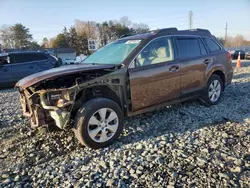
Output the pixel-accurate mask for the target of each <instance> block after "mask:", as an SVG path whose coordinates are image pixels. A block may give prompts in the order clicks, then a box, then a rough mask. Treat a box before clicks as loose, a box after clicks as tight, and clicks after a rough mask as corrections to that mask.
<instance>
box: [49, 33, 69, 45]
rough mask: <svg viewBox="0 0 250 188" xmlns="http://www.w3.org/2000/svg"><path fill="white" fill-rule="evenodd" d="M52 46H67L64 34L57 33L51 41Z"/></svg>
mask: <svg viewBox="0 0 250 188" xmlns="http://www.w3.org/2000/svg"><path fill="white" fill-rule="evenodd" d="M52 47H53V48H68V47H69V44H68V41H67V38H66V37H65V35H64V34H62V33H60V34H58V35H57V37H56V38H55V40H54V41H53V43H52Z"/></svg>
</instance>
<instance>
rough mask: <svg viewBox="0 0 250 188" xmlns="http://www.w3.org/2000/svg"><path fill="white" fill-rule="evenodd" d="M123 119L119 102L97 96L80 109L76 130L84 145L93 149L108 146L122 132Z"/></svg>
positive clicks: (76, 119)
mask: <svg viewBox="0 0 250 188" xmlns="http://www.w3.org/2000/svg"><path fill="white" fill-rule="evenodd" d="M105 110H106V111H105ZM104 114H105V115H104ZM111 114H112V115H111ZM104 116H105V117H104ZM112 119H113V120H112ZM123 119H124V117H123V112H122V110H121V108H120V107H119V105H118V104H117V103H115V102H114V101H112V100H109V99H106V98H95V99H92V100H89V101H88V102H86V103H85V104H84V105H83V106H82V107H81V108H80V109H79V110H78V112H77V115H76V118H75V127H74V132H75V135H76V137H77V139H78V140H79V142H80V143H81V144H82V145H85V146H88V147H90V148H93V149H98V148H103V147H107V146H108V145H110V144H112V143H113V142H114V141H115V140H116V139H117V138H118V137H119V135H120V134H121V132H122V130H123ZM111 120H112V121H111ZM91 132H92V134H91ZM105 135H106V137H105Z"/></svg>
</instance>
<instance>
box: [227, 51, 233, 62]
mask: <svg viewBox="0 0 250 188" xmlns="http://www.w3.org/2000/svg"><path fill="white" fill-rule="evenodd" d="M227 58H228V60H230V61H231V60H232V56H231V54H230V53H229V52H227Z"/></svg>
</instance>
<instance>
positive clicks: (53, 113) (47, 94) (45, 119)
mask: <svg viewBox="0 0 250 188" xmlns="http://www.w3.org/2000/svg"><path fill="white" fill-rule="evenodd" d="M77 91H78V85H75V86H73V87H70V88H61V89H48V90H39V91H35V92H33V91H32V89H31V88H27V89H25V90H24V91H20V94H21V103H22V108H23V112H24V115H25V116H27V117H29V118H30V121H31V126H32V127H33V128H36V127H38V126H42V125H47V124H55V125H56V126H57V127H59V128H60V129H64V128H65V127H66V126H67V124H68V122H69V120H70V116H71V111H72V109H73V106H74V101H75V98H76V94H77Z"/></svg>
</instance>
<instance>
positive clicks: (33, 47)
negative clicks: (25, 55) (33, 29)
mask: <svg viewBox="0 0 250 188" xmlns="http://www.w3.org/2000/svg"><path fill="white" fill-rule="evenodd" d="M27 49H29V50H39V49H41V46H40V45H39V44H37V42H35V41H31V42H29V43H28V45H27Z"/></svg>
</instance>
